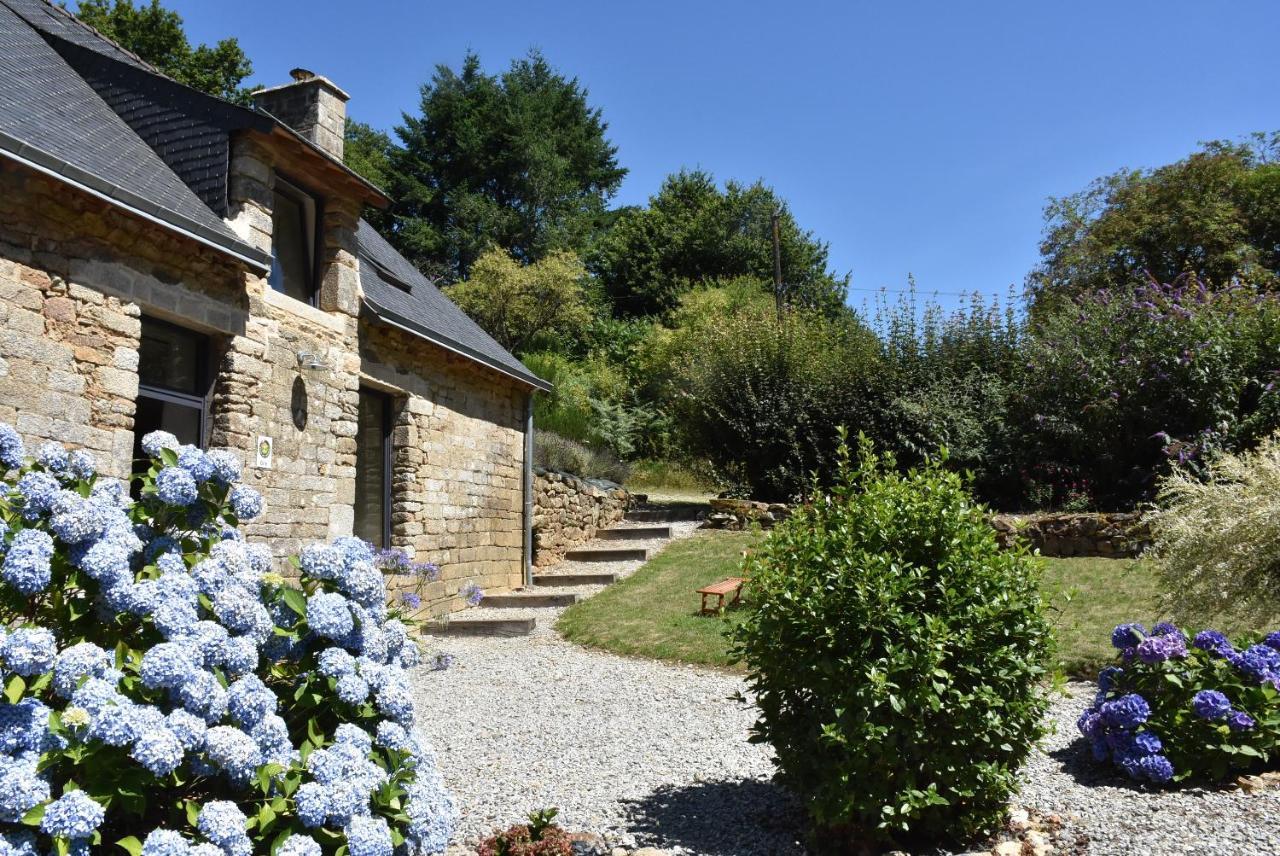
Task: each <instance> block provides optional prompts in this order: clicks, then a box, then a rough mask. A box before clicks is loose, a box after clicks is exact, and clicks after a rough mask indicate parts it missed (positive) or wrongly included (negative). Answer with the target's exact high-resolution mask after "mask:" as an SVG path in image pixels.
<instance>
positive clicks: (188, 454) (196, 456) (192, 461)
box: [178, 444, 214, 482]
mask: <svg viewBox="0 0 1280 856" xmlns="http://www.w3.org/2000/svg"><path fill="white" fill-rule="evenodd" d="M178 466H180V467H182V468H183V469H184V470H186V471H187V472H188V473H190V474H191V478H193V479H195V480H196V481H197V482H206V481H208V480H209V479H210V478H212V477H213V472H214V469H213V462H212V461H210V460H209V457H208V456H207V455H205V453H204V452H203V451H201V450H200V447H199V446H192V445H190V444H183V445H181V446H179V447H178Z"/></svg>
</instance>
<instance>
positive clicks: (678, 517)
mask: <svg viewBox="0 0 1280 856" xmlns="http://www.w3.org/2000/svg"><path fill="white" fill-rule="evenodd" d="M710 510H711V509H710V506H708V505H706V504H705V503H701V502H675V503H671V504H670V505H642V506H640V507H638V508H633V509H631V510H630V511H628V512H627V513H626V517H625V518H624V519H625V520H626V521H627V522H628V523H678V522H688V521H697V520H702V519H703V518H705V517H706V516H707V513H708V512H709V511H710Z"/></svg>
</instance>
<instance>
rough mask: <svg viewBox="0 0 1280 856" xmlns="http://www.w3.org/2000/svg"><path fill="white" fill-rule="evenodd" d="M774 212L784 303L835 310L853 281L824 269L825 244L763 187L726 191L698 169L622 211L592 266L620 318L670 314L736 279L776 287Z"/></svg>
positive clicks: (596, 249)
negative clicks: (692, 293) (695, 292)
mask: <svg viewBox="0 0 1280 856" xmlns="http://www.w3.org/2000/svg"><path fill="white" fill-rule="evenodd" d="M774 211H778V212H780V214H781V217H780V232H781V241H780V244H781V250H782V251H781V256H782V281H783V285H784V288H785V293H786V297H787V299H788V300H789V301H790V302H792V303H795V304H801V305H805V306H808V307H811V308H819V309H823V310H825V311H836V310H837V309H838V308H839V307H840V306H842V305H843V304H844V298H845V292H846V288H847V286H848V277H839V276H836V275H835V274H833V273H832V272H830V271H829V270H828V269H827V245H826V244H825V243H823V242H821V241H819V240H817V239H816V238H814V236H813V233H812V232H808V231H805V230H802V229H801V228H800V227H799V226H798V225H797V224H796V221H795V218H794V217H793V216H792V215H791V212H790V211H789V210H788V208H787V205H786V203H785V202H784V201H783V200H782V199H780V198H779V197H778V196H777V194H775V193H774V192H773V190H772V189H770V188H769V187H766V186H765V185H764V184H763V183H761V182H759V181H757V182H756V183H754V184H750V185H746V184H739V183H737V182H734V181H730V182H728V183H727V184H726V185H725V187H724V189H723V190H721V189H720V188H719V187H718V186H717V184H716V181H715V179H714V178H713V177H712V176H711V175H710V174H708V173H706V172H702V171H700V170H694V171H681V172H678V173H676V174H674V175H671V176H668V177H667V179H666V180H665V181H664V182H663V183H662V187H661V189H659V191H658V193H657V194H656V195H655V196H653V197H652V198H650V200H649V206H648V207H647V208H632V209H627V210H624V211H623V212H622V214H621V215H620V216H619V217H618V220H617V222H616V223H615V224H614V225H613V228H611V229H610V230H609V232H608V233H607V234H606V235H604V236H603V237H602V238H601V239H600V241H599V242H597V244H596V245H595V247H594V248H593V251H592V253H591V256H590V267H591V270H592V272H593V273H595V274H596V275H597V276H598V277H599V278H600V281H601V283H602V284H603V286H604V289H605V291H606V293H607V294H608V295H609V297H610V298H611V300H612V301H613V305H614V311H615V312H616V313H617V314H619V315H623V316H637V315H653V314H662V313H667V312H670V311H672V310H673V309H675V307H676V306H677V305H678V304H679V301H680V296H681V295H682V294H684V293H685V292H687V291H689V290H690V289H692V288H693V287H695V286H697V285H700V284H707V283H713V282H718V281H723V280H729V279H734V278H738V277H752V278H755V279H757V280H759V281H760V283H761V287H762V288H767V289H772V287H773V285H772V282H773V237H772V235H773V233H772V225H771V221H772V217H773V213H774Z"/></svg>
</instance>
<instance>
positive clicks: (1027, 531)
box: [991, 512, 1151, 559]
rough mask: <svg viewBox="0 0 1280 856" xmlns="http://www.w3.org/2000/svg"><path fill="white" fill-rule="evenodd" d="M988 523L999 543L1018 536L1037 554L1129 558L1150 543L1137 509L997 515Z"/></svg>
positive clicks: (1009, 541)
mask: <svg viewBox="0 0 1280 856" xmlns="http://www.w3.org/2000/svg"><path fill="white" fill-rule="evenodd" d="M991 525H992V526H993V527H995V530H996V534H997V537H999V539H1000V543H1001V544H1002V545H1005V546H1008V545H1009V544H1010V543H1012V541H1013V539H1014V538H1021V539H1022V540H1024V541H1025V542H1026V543H1027V545H1028V546H1029V547H1034V548H1035V549H1037V550H1039V551H1040V555H1042V556H1053V557H1058V558H1066V557H1070V556H1104V557H1107V558H1117V559H1119V558H1132V557H1134V556H1137V555H1139V554H1141V553H1142V551H1143V550H1145V549H1146V548H1147V547H1148V546H1149V545H1150V543H1151V529H1150V527H1149V526H1148V524H1147V522H1146V521H1145V520H1143V519H1142V515H1141V514H1138V513H1137V512H1126V513H1115V512H1113V513H1096V514H997V515H995V516H994V517H992V518H991Z"/></svg>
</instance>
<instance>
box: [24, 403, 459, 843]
mask: <svg viewBox="0 0 1280 856" xmlns="http://www.w3.org/2000/svg"><path fill="white" fill-rule="evenodd" d="M143 449H144V450H145V452H146V454H147V455H148V456H149V458H150V465H149V468H148V470H147V472H146V473H145V474H143V475H141V476H140V478H139V481H140V484H139V485H138V488H139V489H138V492H137V495H138V499H137V500H136V501H135V500H133V499H131V498H130V494H129V488H128V486H127V485H126V484H124V483H123V482H120V481H118V480H114V479H110V478H104V477H101V476H99V475H97V474H96V472H95V467H94V462H93V459H92V457H91V456H89V455H88V454H86V453H84V452H81V451H73V452H67V451H66V450H65V449H63V448H62V447H60V446H58V445H56V444H52V443H47V444H45V445H43V446H42V447H40V449H38V450H37V452H36V454H35V456H34V460H28V459H27V458H26V451H25V449H24V447H23V444H22V440H21V438H20V437H19V436H18V434H17V432H15V431H14V430H13V429H12V428H11V427H9V426H7V425H0V475H3V479H2V480H0V682H2V683H3V699H2V700H0V852H3V853H9V852H12V853H36V852H40V853H48V852H57V853H58V854H60V855H61V854H67V853H76V854H80V853H88V852H90V851H94V852H97V851H99V850H101V852H108V851H110V850H114V849H116V848H117V847H119V848H122V849H123V850H125V851H127V852H129V853H131V854H134V856H139V854H142V856H153V854H154V856H161V854H164V856H169V854H190V856H216V854H230V856H239V855H240V854H244V856H248V854H251V853H268V852H270V853H275V854H277V856H315V854H321V853H336V852H339V851H342V852H345V853H347V854H350V856H391V854H408V853H417V852H440V851H443V849H444V847H445V845H446V843H447V839H448V836H449V833H450V831H451V829H452V825H453V822H454V818H455V816H456V810H455V807H454V804H453V801H452V798H451V796H450V795H449V794H448V792H447V791H446V790H445V789H444V787H443V783H442V781H441V778H440V774H439V772H438V771H437V770H436V766H435V760H434V756H433V755H432V753H431V750H430V749H429V748H428V747H426V746H424V745H422V744H421V743H420V742H419V741H418V739H417V738H416V737H415V735H414V732H413V724H414V708H413V699H412V691H411V687H410V684H409V679H408V675H407V672H406V669H407V668H409V667H412V666H414V665H416V664H417V663H418V660H419V653H418V649H417V647H416V645H415V643H414V642H413V640H412V639H411V637H410V636H409V632H408V630H409V628H408V627H406V625H405V624H404V623H402V622H401V621H400V620H398V619H397V618H396V617H395V616H394V614H393V613H390V612H389V611H388V608H387V603H386V600H387V597H386V589H385V584H384V581H383V577H382V573H381V571H380V570H379V569H378V568H377V567H376V566H375V563H374V555H373V552H372V550H371V548H370V547H369V545H368V544H366V543H364V542H362V541H358V540H356V539H353V538H345V539H338V540H337V541H336V542H334V543H333V544H328V545H325V544H315V545H311V546H308V547H306V548H305V549H304V550H303V551H302V554H301V555H300V556H299V557H297V559H296V560H295V562H296V565H297V568H298V571H299V574H298V578H297V579H296V580H287V579H286V578H285V577H284V576H282V575H280V574H278V573H274V572H272V567H271V556H270V554H269V553H268V551H267V550H266V549H265V548H264V547H262V546H261V545H256V544H250V543H246V542H245V540H244V538H243V536H242V535H241V533H240V531H239V526H240V523H241V521H243V520H249V519H252V518H254V517H256V516H258V515H259V514H260V513H261V511H262V497H261V496H260V495H259V494H258V493H257V491H255V490H254V489H253V488H251V487H249V486H248V485H244V484H240V483H239V479H240V463H239V461H238V459H237V458H236V457H235V456H233V455H232V454H231V453H229V452H226V451H210V452H204V451H201V450H200V449H197V448H195V447H192V446H180V445H179V444H178V443H177V441H176V440H175V439H174V438H173V436H172V435H169V434H166V433H164V432H155V433H152V434H149V435H147V436H146V437H145V438H144V439H143Z"/></svg>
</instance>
